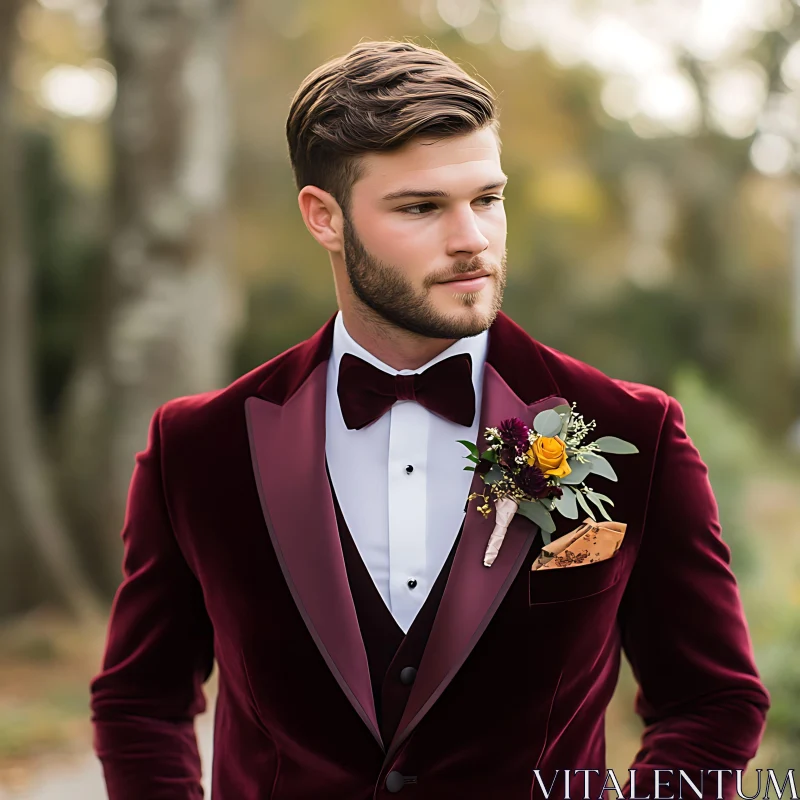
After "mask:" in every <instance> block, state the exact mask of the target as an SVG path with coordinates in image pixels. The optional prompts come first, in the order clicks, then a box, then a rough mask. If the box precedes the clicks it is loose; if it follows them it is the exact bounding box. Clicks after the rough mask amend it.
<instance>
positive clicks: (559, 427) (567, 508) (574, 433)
mask: <svg viewBox="0 0 800 800" xmlns="http://www.w3.org/2000/svg"><path fill="white" fill-rule="evenodd" d="M595 427H596V423H595V421H594V420H592V421H591V422H585V421H584V419H583V416H582V415H581V414H578V413H576V411H575V403H573V404H572V406H568V405H560V406H556V407H555V408H552V409H548V410H547V411H542V412H540V413H539V414H537V415H536V416H535V417H534V419H533V421H532V425H531V427H529V426H528V425H526V424H525V422H523V420H521V419H519V417H511V418H510V419H505V420H503V421H502V422H501V423H500V424H499V425H498V426H497V427H494V428H486V431H485V433H484V438H485V440H486V443H487V444H488V448H487V449H486V450H485V451H484V452H482V453H481V452H479V450H478V448H477V447H476V446H475V445H474V444H473V443H472V442H468V441H466V440H464V439H459V440H458V441H459V443H460V444H463V445H464V446H465V447H466V448H467V449H468V450H469V453H468V454H467V455H466V456H465V458H467V459H469V460H470V461H472V462H473V463H474V466H466V467H464V469H465V470H472V471H477V472H478V473H479V474H480V475H481V477H482V479H483V482H484V484H486V486H487V491H486V493H484V494H480V493H477V492H475V493H473V494H471V495H470V496H469V498H468V502H469V501H470V500H474V499H476V498H482V500H483V503H482V505H479V506H478V508H477V510H478V511H480V513H481V514H483V516H484V518H486V517H488V516H489V514H490V513H491V509H490V507H489V502H490V500H491V499H492V497H494V505H495V513H496V523H495V526H494V530H493V531H492V535H491V536H490V538H489V544H488V546H487V547H486V554H485V556H484V560H483V563H484V565H485V566H487V567H490V566H491V565H492V563H493V562H494V560H495V558H496V557H497V553H498V552H499V550H500V545H501V544H502V543H503V538H504V537H505V535H506V530H507V529H508V526H509V525H510V524H511V520H512V518H513V516H514V514H516V513H520V514H523V515H524V516H526V517H527V518H528V519H530V520H531V521H532V522H534V523H535V524H536V525H538V526H539V527H540V528H541V530H542V537H543V539H544V543H545V544H546V545H549V544H550V541H551V534H552V533H553V532H554V531H555V529H556V526H555V523H554V522H553V517H552V512H553V511H558V512H559V513H560V514H562V515H563V516H565V517H568V518H569V519H576V518H577V517H578V506H579V505H580V507H581V508H582V509H583V510H584V511H585V512H586V513H587V514H588V515H589V516H590V517H591V518H592V519H593V520H594V521H595V522H596V521H597V517H596V516H595V514H594V511H593V510H592V508H591V506H590V503H591V504H592V505H594V506H596V507H597V509H598V510H599V511H600V513H601V514H602V515H603V517H605V519H607V520H609V521H611V517H610V516H609V515H608V512H607V511H606V509H605V506H604V503H607V504H608V505H610V506H613V505H614V503H613V502H612V500H611V499H610V498H609V497H606V495H604V494H600V493H599V492H595V491H592V489H590V488H589V487H588V486H586V484H585V483H584V481H585V480H586V478H587V477H588V476H589V475H590V474H594V475H601V476H602V477H604V478H608V479H610V480H612V481H616V480H617V475H616V473H615V472H614V468H613V467H612V466H611V464H610V463H609V462H608V460H607V459H606V458H605V457H604V456H602V455H601V453H614V454H617V455H623V454H628V453H638V452H639V450H638V448H636V447H635V446H634V445H632V444H631V443H630V442H626V441H624V440H623V439H619V438H617V437H616V436H601V437H600V438H599V439H597V440H596V441H593V442H586V441H584V440H585V439H586V437H587V435H588V434H589V432H590V431H591V430H592V429H593V428H595Z"/></svg>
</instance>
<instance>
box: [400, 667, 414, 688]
mask: <svg viewBox="0 0 800 800" xmlns="http://www.w3.org/2000/svg"><path fill="white" fill-rule="evenodd" d="M416 677H417V668H416V667H403V669H401V670H400V683H402V684H404V685H405V686H409V685H410V684H412V683H414V678H416Z"/></svg>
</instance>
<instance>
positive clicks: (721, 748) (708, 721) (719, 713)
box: [619, 397, 770, 798]
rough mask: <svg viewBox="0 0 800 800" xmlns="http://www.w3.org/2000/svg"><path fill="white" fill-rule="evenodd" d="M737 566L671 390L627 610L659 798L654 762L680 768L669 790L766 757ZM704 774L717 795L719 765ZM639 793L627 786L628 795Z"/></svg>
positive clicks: (766, 702) (626, 635)
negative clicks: (762, 750) (684, 776)
mask: <svg viewBox="0 0 800 800" xmlns="http://www.w3.org/2000/svg"><path fill="white" fill-rule="evenodd" d="M729 565H730V548H729V547H728V545H727V544H726V543H725V542H724V541H723V540H722V538H721V531H720V524H719V514H718V508H717V503H716V500H715V498H714V494H713V492H712V490H711V485H710V483H709V481H708V470H707V468H706V465H705V464H704V463H703V461H702V460H701V458H700V454H699V453H698V451H697V449H696V448H695V446H694V444H693V443H692V441H691V439H690V438H689V437H688V435H687V434H686V429H685V420H684V415H683V410H682V409H681V406H680V405H679V403H678V402H677V401H676V400H675V399H674V398H672V397H669V398H668V406H667V409H666V415H665V417H664V421H663V425H662V428H661V435H660V439H659V444H658V451H657V454H656V462H655V466H654V472H653V482H652V485H651V490H650V499H649V505H648V509H647V516H646V519H645V530H644V535H643V539H642V544H641V549H640V551H639V554H638V558H637V561H636V564H635V566H634V569H633V572H632V574H631V578H630V582H629V584H628V586H627V588H626V591H625V595H624V597H623V599H622V605H621V608H620V614H619V625H620V631H621V635H622V646H623V649H624V651H625V654H626V656H627V658H628V661H629V662H630V664H631V667H632V670H633V673H634V675H635V677H636V680H637V681H638V683H639V688H638V691H637V695H636V712H637V713H638V714H639V716H640V717H642V719H643V720H644V723H645V726H646V727H645V730H644V733H643V736H642V745H641V749H640V750H639V752H638V753H637V755H636V758H635V760H634V763H633V764H632V765H631V769H632V770H633V769H635V770H636V771H637V772H636V797H647V796H648V794H649V795H650V796H651V797H653V796H655V775H654V772H653V770H654V769H672V770H674V772H673V773H672V774H671V775H670V773H662V776H661V785H662V788H661V792H660V794H661V795H662V796H668V795H670V794H673V795H675V796H677V792H676V789H677V788H678V778H679V777H680V773H679V772H678V770H680V769H684V770H685V771H686V774H687V775H688V776H689V777H690V778H691V779H692V780H693V781H694V782H695V784H696V785H697V786H699V779H700V777H699V776H700V770H709V769H730V770H734V771H735V770H736V769H742V770H743V769H744V768H745V767H746V765H747V762H748V761H749V760H750V759H751V758H753V756H754V755H755V754H756V751H757V749H758V745H759V743H760V741H761V736H762V734H763V731H764V725H765V719H766V713H767V710H768V709H769V707H770V695H769V693H768V692H767V690H766V688H765V687H764V685H763V684H762V682H761V680H760V678H759V674H758V672H757V669H756V666H755V663H754V661H753V655H752V646H751V643H750V637H749V633H748V628H747V623H746V621H745V617H744V612H743V609H742V605H741V600H740V597H739V590H738V587H737V584H736V579H735V577H734V575H733V573H732V572H731V570H730V566H729ZM703 779H704V783H705V785H704V789H703V797H704V798H715V797H717V796H718V795H717V777H716V773H714V774H704V775H703ZM667 781H668V782H669V783H668V785H669V787H670V788H669V789H666V782H667ZM684 789H685V790H686V791H688V792H690V794H691V796H692V797H695V796H696V795H695V794H694V793H693V792H692V790H691V787H689V786H688V785H687V784H685V783H684ZM629 790H630V784H629V783H628V784H626V785H625V786H624V796H625V797H628V796H629ZM723 792H724V793H723V796H724V797H725V798H729V797H731V798H732V797H735V796H736V784H735V772H733V773H731V774H724V776H723ZM684 796H686V795H685V794H684Z"/></svg>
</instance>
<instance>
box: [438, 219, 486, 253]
mask: <svg viewBox="0 0 800 800" xmlns="http://www.w3.org/2000/svg"><path fill="white" fill-rule="evenodd" d="M488 246H489V240H488V239H487V238H486V237H485V236H484V235H483V233H482V232H481V229H480V227H479V225H478V219H477V216H476V214H475V212H474V211H473V210H472V209H471V208H470V209H467V210H466V211H457V212H455V213H454V214H453V220H452V224H451V228H450V231H449V236H448V240H447V254H448V255H457V254H458V253H467V254H469V255H477V254H478V253H482V252H483V251H484V250H486V248H487V247H488Z"/></svg>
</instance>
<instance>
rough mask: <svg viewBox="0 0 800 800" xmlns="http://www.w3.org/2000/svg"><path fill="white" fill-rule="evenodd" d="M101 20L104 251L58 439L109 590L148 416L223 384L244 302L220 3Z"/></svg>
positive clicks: (110, 11) (208, 0)
mask: <svg viewBox="0 0 800 800" xmlns="http://www.w3.org/2000/svg"><path fill="white" fill-rule="evenodd" d="M107 22H108V36H109V50H110V54H111V59H112V61H113V64H114V67H115V69H116V71H117V80H118V87H117V103H116V107H115V109H114V112H113V115H112V119H111V122H112V127H111V131H112V147H113V158H114V165H113V170H114V176H113V187H112V201H113V209H112V221H111V231H110V232H109V256H108V260H107V270H106V274H105V276H104V280H105V285H104V287H103V288H102V290H101V292H100V295H101V296H100V299H99V301H98V305H97V309H96V313H95V317H94V319H93V320H92V321H91V322H90V324H91V328H92V331H93V333H92V334H91V335H89V336H87V344H86V349H85V352H84V353H83V354H82V358H81V360H80V367H79V369H78V370H77V372H76V375H75V378H74V380H73V382H72V386H71V388H70V391H69V393H68V404H67V408H66V411H65V416H64V425H63V428H62V432H63V439H62V441H63V444H64V452H65V453H66V456H65V462H64V465H63V472H64V474H65V475H68V476H70V477H71V482H70V483H69V484H68V485H67V486H66V489H67V493H68V494H69V495H70V496H72V497H73V498H78V499H79V503H77V504H76V505H74V507H73V510H74V511H75V513H76V518H77V519H79V520H80V525H81V529H82V531H83V535H84V536H85V537H86V541H85V542H84V549H85V550H86V551H87V552H91V553H93V554H94V563H93V565H92V566H93V572H94V574H95V575H96V576H97V577H98V578H99V579H100V580H101V581H102V584H103V586H104V589H105V590H106V591H108V592H110V591H113V589H114V588H115V587H116V585H117V584H118V583H119V564H120V556H121V547H120V542H119V535H118V531H119V529H120V527H121V525H122V523H123V520H124V513H125V503H126V498H127V493H128V487H129V483H130V477H131V472H132V469H133V463H134V455H135V453H136V452H137V451H140V450H142V449H144V447H145V445H146V443H147V430H148V423H149V421H150V418H151V416H152V414H153V412H154V411H155V409H156V407H157V406H159V405H160V404H161V403H163V402H165V401H166V400H168V399H170V398H173V397H176V396H181V395H186V394H191V393H195V392H201V391H207V390H209V389H214V388H218V387H220V386H222V385H224V384H225V383H226V381H227V378H228V374H227V373H228V364H229V361H230V355H229V350H230V343H231V339H232V335H233V333H234V332H235V326H236V324H238V317H239V306H238V303H237V302H234V301H235V300H237V295H236V294H235V292H234V290H233V287H232V286H231V285H230V283H229V280H230V276H229V272H228V269H227V259H226V235H225V214H224V212H225V204H226V177H227V167H228V150H229V135H228V129H227V124H228V110H227V107H226V100H227V87H226V78H225V75H226V58H225V47H226V44H227V39H228V30H227V29H228V22H229V20H228V3H226V2H221V0H192V2H186V1H185V0H109V3H108V6H107Z"/></svg>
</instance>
